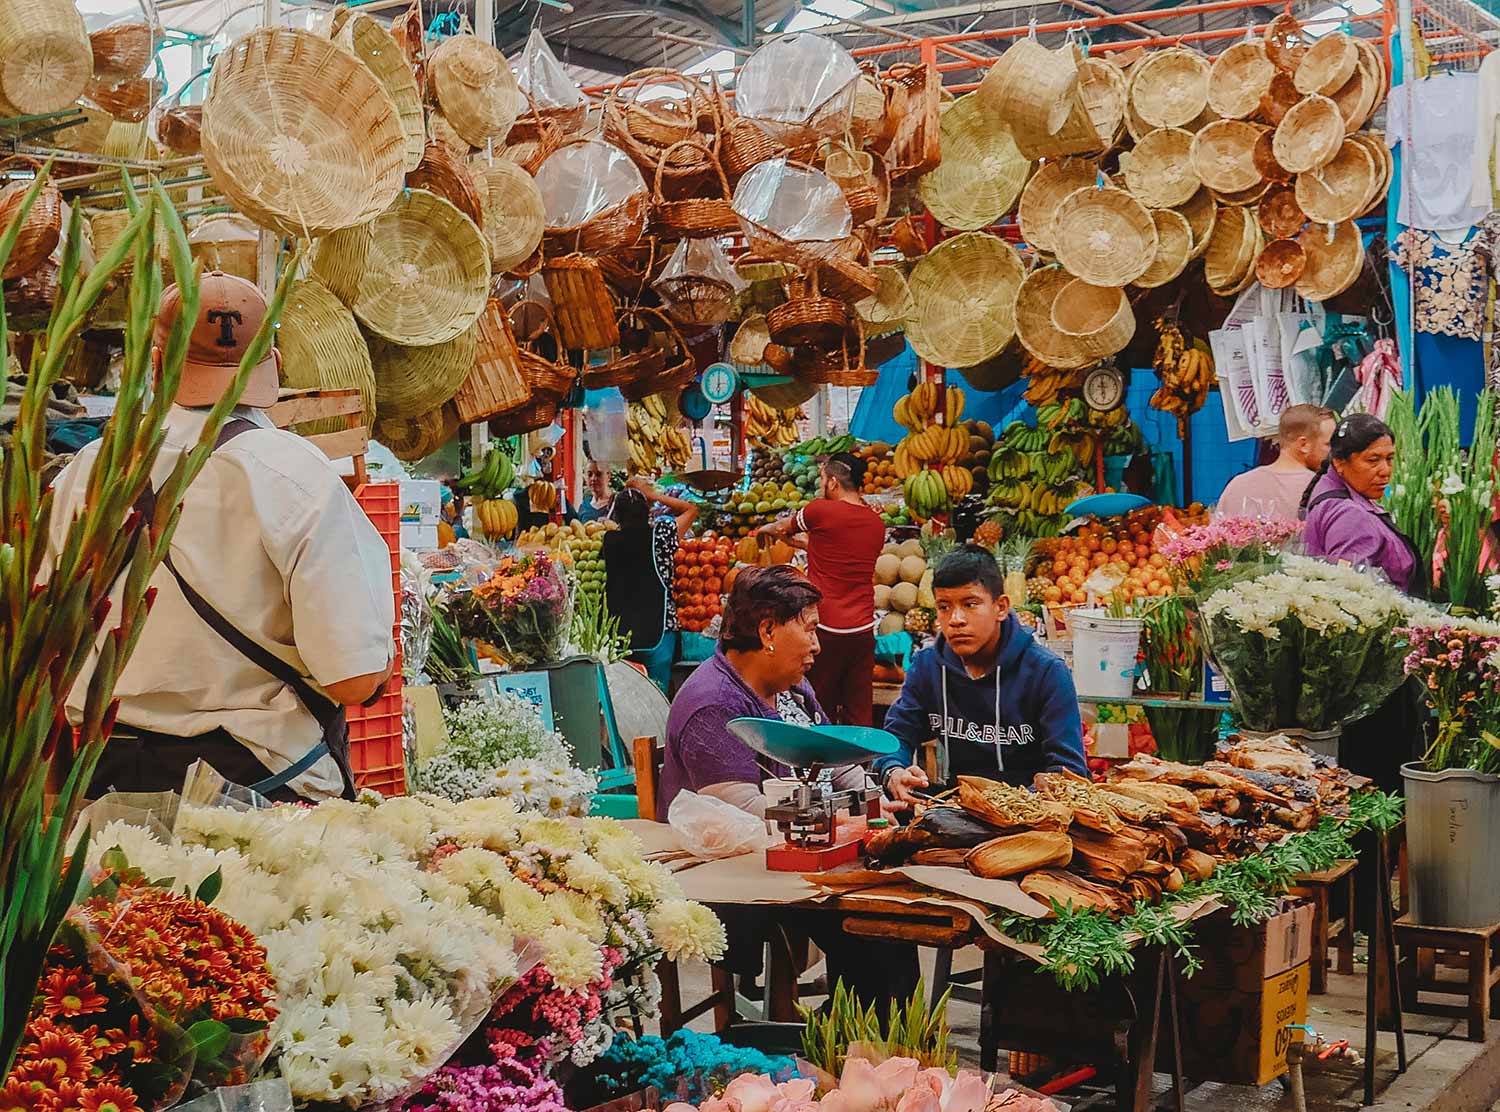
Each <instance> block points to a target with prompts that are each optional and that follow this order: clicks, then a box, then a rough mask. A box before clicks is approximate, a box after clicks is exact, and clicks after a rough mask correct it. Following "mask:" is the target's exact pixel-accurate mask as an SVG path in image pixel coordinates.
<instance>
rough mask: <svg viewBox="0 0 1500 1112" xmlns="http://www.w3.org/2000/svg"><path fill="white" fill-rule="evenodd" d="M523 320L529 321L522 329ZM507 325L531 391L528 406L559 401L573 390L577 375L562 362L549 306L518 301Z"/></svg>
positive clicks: (555, 326)
mask: <svg viewBox="0 0 1500 1112" xmlns="http://www.w3.org/2000/svg"><path fill="white" fill-rule="evenodd" d="M523 315H524V316H523ZM527 317H529V318H530V319H529V320H528V321H527V327H526V328H522V327H521V321H522V320H523V319H525V318H527ZM510 322H511V333H512V335H514V336H515V338H516V346H517V348H518V349H519V354H520V360H521V370H522V371H523V372H524V374H525V376H526V383H527V385H528V386H529V387H530V389H531V404H533V405H537V404H541V403H543V402H549V401H550V402H553V403H556V402H560V401H562V399H563V398H564V397H566V396H567V394H568V391H569V390H571V389H572V388H573V382H574V380H575V379H576V378H577V377H578V372H577V371H575V370H574V369H573V368H572V367H571V366H569V365H568V364H567V363H566V362H564V361H563V353H562V341H561V338H560V337H559V335H558V327H557V316H556V314H555V313H553V311H552V307H551V306H550V305H548V304H547V303H546V302H544V301H534V300H531V299H525V300H522V301H518V302H516V303H515V304H514V305H512V306H511V309H510Z"/></svg>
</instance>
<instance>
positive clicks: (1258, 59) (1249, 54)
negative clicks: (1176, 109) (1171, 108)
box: [1208, 40, 1276, 120]
mask: <svg viewBox="0 0 1500 1112" xmlns="http://www.w3.org/2000/svg"><path fill="white" fill-rule="evenodd" d="M1275 73H1276V66H1275V65H1274V64H1273V63H1272V61H1271V59H1270V58H1268V57H1266V46H1265V43H1263V42H1259V41H1255V40H1252V41H1250V42H1238V43H1235V44H1234V45H1233V46H1231V47H1229V49H1227V50H1225V51H1224V53H1222V54H1220V55H1219V56H1218V57H1217V58H1215V59H1214V63H1213V66H1212V67H1211V68H1210V69H1209V72H1208V106H1209V107H1210V108H1212V109H1213V110H1214V111H1215V112H1217V113H1218V114H1219V115H1220V116H1223V117H1224V118H1225V119H1227V120H1242V119H1244V118H1245V117H1246V116H1251V115H1254V114H1255V113H1256V112H1257V111H1258V110H1259V109H1260V102H1261V98H1262V97H1264V96H1265V95H1266V90H1267V89H1269V88H1270V86H1271V78H1272V77H1273V76H1274V75H1275Z"/></svg>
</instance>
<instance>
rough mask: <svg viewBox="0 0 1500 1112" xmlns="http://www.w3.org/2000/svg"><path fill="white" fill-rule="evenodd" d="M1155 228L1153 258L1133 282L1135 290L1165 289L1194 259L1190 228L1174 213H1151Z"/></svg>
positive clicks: (1172, 211) (1179, 214) (1186, 222)
mask: <svg viewBox="0 0 1500 1112" xmlns="http://www.w3.org/2000/svg"><path fill="white" fill-rule="evenodd" d="M1151 219H1152V220H1153V221H1154V222H1155V224H1156V255H1155V256H1154V257H1153V258H1152V260H1151V265H1150V266H1148V267H1147V268H1146V273H1144V274H1142V275H1141V276H1140V277H1139V278H1137V279H1136V280H1135V284H1136V285H1137V286H1141V287H1143V288H1145V289H1154V288H1155V287H1157V286H1165V285H1166V284H1167V283H1168V282H1170V281H1172V280H1173V279H1174V278H1176V277H1177V276H1178V275H1180V274H1181V273H1182V272H1183V271H1184V270H1186V269H1187V264H1188V262H1189V260H1191V259H1192V257H1193V226H1192V225H1191V224H1189V223H1188V219H1187V217H1186V216H1183V215H1182V213H1180V212H1177V211H1176V210H1175V209H1152V210H1151Z"/></svg>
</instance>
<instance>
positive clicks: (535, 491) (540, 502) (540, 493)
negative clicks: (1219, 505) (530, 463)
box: [526, 482, 557, 514]
mask: <svg viewBox="0 0 1500 1112" xmlns="http://www.w3.org/2000/svg"><path fill="white" fill-rule="evenodd" d="M526 497H527V499H528V500H529V501H530V503H531V510H532V512H533V513H539V514H550V513H551V512H552V511H553V510H555V509H557V488H556V487H555V486H553V485H552V484H551V483H543V482H535V483H532V484H531V485H530V486H529V487H527V488H526Z"/></svg>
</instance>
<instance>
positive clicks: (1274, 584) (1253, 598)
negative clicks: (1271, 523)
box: [1202, 556, 1414, 731]
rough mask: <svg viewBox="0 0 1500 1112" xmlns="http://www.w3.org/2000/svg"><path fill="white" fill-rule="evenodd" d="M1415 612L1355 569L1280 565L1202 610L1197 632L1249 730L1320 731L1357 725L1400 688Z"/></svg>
mask: <svg viewBox="0 0 1500 1112" xmlns="http://www.w3.org/2000/svg"><path fill="white" fill-rule="evenodd" d="M1413 613H1414V604H1413V603H1412V602H1411V600H1410V599H1408V598H1406V597H1405V596H1404V595H1402V594H1401V593H1400V592H1399V591H1397V590H1395V589H1394V588H1393V587H1391V586H1390V585H1389V584H1387V583H1384V582H1382V581H1380V580H1378V579H1376V578H1375V577H1374V576H1371V575H1366V574H1365V573H1363V572H1360V571H1357V570H1355V569H1353V568H1347V567H1341V566H1337V565H1333V564H1326V563H1323V562H1321V561H1319V560H1311V559H1306V558H1302V557H1295V556H1289V557H1286V558H1285V560H1284V563H1283V565H1282V567H1281V569H1280V570H1279V571H1274V572H1271V573H1270V574H1268V575H1262V576H1259V577H1257V578H1254V579H1244V580H1241V581H1239V582H1237V583H1234V584H1232V585H1230V586H1227V587H1222V588H1220V589H1219V590H1217V591H1215V592H1214V593H1213V594H1211V595H1210V596H1209V597H1208V599H1207V600H1206V601H1205V602H1204V603H1203V606H1202V616H1203V626H1204V630H1205V632H1206V634H1207V636H1208V644H1209V648H1210V650H1211V652H1212V653H1213V658H1214V662H1215V664H1216V665H1217V666H1218V668H1219V670H1220V671H1221V672H1222V673H1223V675H1224V678H1225V679H1226V680H1227V681H1228V683H1229V689H1230V693H1231V694H1232V695H1233V697H1234V705H1235V709H1236V710H1237V711H1238V712H1239V714H1240V717H1241V718H1242V719H1243V720H1244V722H1245V725H1246V726H1247V727H1248V728H1250V729H1252V730H1262V731H1270V730H1282V729H1306V730H1326V729H1330V728H1332V727H1334V726H1338V725H1341V724H1343V723H1345V722H1350V721H1353V720H1354V719H1357V718H1362V717H1364V716H1365V715H1368V714H1369V713H1371V712H1372V711H1373V710H1375V708H1377V707H1379V706H1380V705H1381V704H1382V703H1383V702H1385V700H1386V699H1387V698H1389V697H1390V694H1391V692H1392V691H1394V690H1395V689H1396V688H1397V687H1398V686H1399V685H1400V683H1401V681H1402V678H1403V675H1404V672H1403V665H1404V662H1405V658H1406V653H1407V642H1406V640H1405V638H1404V637H1403V636H1402V635H1401V633H1400V628H1401V627H1402V626H1403V625H1405V624H1406V623H1407V621H1408V619H1409V618H1410V617H1411V615H1412V614H1413Z"/></svg>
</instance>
